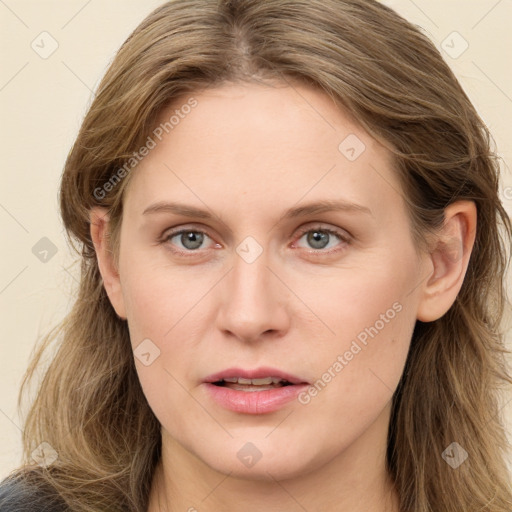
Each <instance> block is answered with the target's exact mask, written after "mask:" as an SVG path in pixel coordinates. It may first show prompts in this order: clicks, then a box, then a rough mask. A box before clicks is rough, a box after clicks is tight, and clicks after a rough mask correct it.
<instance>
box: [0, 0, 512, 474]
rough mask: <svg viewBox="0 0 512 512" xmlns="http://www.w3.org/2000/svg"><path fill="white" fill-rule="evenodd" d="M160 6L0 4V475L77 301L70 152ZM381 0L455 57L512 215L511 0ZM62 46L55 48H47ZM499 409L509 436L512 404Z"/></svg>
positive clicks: (154, 1) (147, 0)
mask: <svg viewBox="0 0 512 512" xmlns="http://www.w3.org/2000/svg"><path fill="white" fill-rule="evenodd" d="M262 1H263V0H262ZM160 3H161V1H160V0H101V1H100V0H89V1H87V0H66V1H63V0H61V1H57V0H54V1H41V0H0V38H1V45H2V46H1V47H2V52H1V57H0V58H1V64H0V115H1V119H2V127H1V133H0V135H1V137H0V140H1V144H2V152H1V166H0V168H1V172H2V187H1V189H0V229H1V231H2V244H1V247H2V248H3V249H2V251H1V257H2V266H1V269H0V311H1V322H0V330H1V357H0V478H2V477H4V476H5V475H7V473H8V472H9V471H10V470H11V469H13V467H15V466H16V465H17V464H18V463H19V460H20V454H21V451H20V434H21V424H22V422H21V419H20V416H19V414H18V411H17V407H16V399H17V392H18V388H19V384H20V381H21V378H22V375H23V372H24V370H25V367H26V364H27V361H28V358H29V355H30V352H31V351H32V349H33V346H34V342H35V341H36V339H37V338H38V336H40V335H41V334H42V333H44V332H46V331H47V330H48V329H49V328H50V327H51V326H52V325H54V324H55V323H57V322H58V321H59V320H60V319H61V318H62V317H63V315H64V314H65V313H66V311H67V310H68V308H69V306H70V304H71V303H72V300H73V290H74V286H75V285H76V277H75V276H76V272H77V266H76V265H73V261H74V260H73V257H72V255H71V253H70V251H69V249H68V247H67V244H66V241H65V239H64V236H63V232H62V225H61V223H60V219H59V216H58V210H57V188H58V182H59V177H60V173H61V170H62V166H63V163H64V159H65V157H66V154H67V152H68V150H69V148H70V146H71V144H72V141H73V139H74V137H75V135H76V132H77V129H78V127H79V124H80V121H81V119H82V116H83V114H84V112H85V110H86V107H87V105H88V104H89V102H90V101H91V97H92V94H91V91H92V90H94V88H95V87H96V85H97V84H98V81H99V79H100V77H101V76H102V75H103V73H104V71H105V70H106V67H107V65H108V63H109V62H110V60H111V59H112V57H113V56H114V54H115V51H116V50H117V49H118V47H119V46H120V45H121V43H122V42H123V41H124V39H125V38H126V37H127V36H128V35H129V33H130V32H131V30H132V29H133V28H135V26H136V25H137V24H138V23H139V22H140V21H141V20H142V19H143V18H144V17H145V16H146V14H148V13H149V12H150V11H151V10H152V9H153V8H154V7H156V6H158V5H160ZM385 3H386V4H388V5H390V6H392V7H394V8H396V9H397V10H398V11H399V12H400V13H402V14H403V15H404V16H405V17H406V18H407V19H409V20H410V21H412V22H413V23H415V24H417V25H420V26H421V27H423V29H424V30H425V31H426V32H427V33H428V35H429V36H430V37H431V38H432V39H433V40H434V41H435V43H436V45H437V46H438V47H440V48H443V47H444V48H445V49H446V50H447V51H448V52H449V54H447V53H445V56H446V60H447V61H448V62H449V63H450V65H451V66H452V67H453V69H454V71H455V73H456V75H457V76H458V77H459V79H460V80H461V82H462V84H463V86H464V88H465V90H466V91H467V93H468V95H469V96H470V97H471V99H472V100H473V102H474V104H475V105H476V106H477V108H478V110H479V112H480V114H481V116H482V117H483V119H484V120H485V122H486V123H487V125H488V126H489V127H490V129H491V131H492V133H493V134H494V137H495V140H496V143H497V146H498V148H499V150H500V154H501V156H502V157H503V159H504V168H506V169H507V173H506V175H505V176H504V181H503V187H502V194H503V198H504V202H505V205H506V208H507V210H508V211H509V213H512V176H511V174H510V171H509V169H510V164H511V162H512V143H511V141H512V129H511V123H510V119H511V117H512V71H511V69H512V68H511V67H510V57H511V55H510V53H511V52H510V51H511V49H512V31H511V24H512V23H511V22H512V2H511V1H510V0H501V1H498V0H415V1H413V0H394V1H393V0H388V1H385ZM454 31H456V32H457V33H458V34H453V32H454ZM42 32H47V33H48V34H46V35H45V34H43V35H40V34H41V33H42ZM33 41H34V43H32V42H33ZM443 41H445V43H443ZM31 44H33V46H34V49H33V48H32V47H31ZM57 44H58V48H57V49H56V51H55V52H54V53H53V54H52V55H49V56H47V55H45V54H44V52H49V51H50V50H52V48H53V47H52V45H53V46H56V45H57ZM466 45H468V47H467V49H465V47H466ZM35 49H37V52H36V51H35ZM464 49H465V51H464V52H463V53H462V51H463V50H464ZM459 54H460V55H459ZM41 55H43V56H44V57H47V58H42V56H41ZM43 237H47V238H48V239H49V240H50V241H51V243H52V244H53V245H54V246H55V249H54V250H56V251H57V252H56V253H55V255H53V256H52V253H51V252H50V253H49V254H48V256H47V258H48V261H46V262H42V261H40V260H39V259H38V258H37V257H36V255H35V254H34V253H33V252H32V248H33V247H34V246H35V245H36V244H37V243H38V242H39V241H40V240H41V239H42V238H43ZM39 243H43V244H44V243H48V242H39ZM36 252H37V251H36ZM507 401H512V393H508V395H507V396H506V397H505V399H504V403H506V402H507ZM503 410H504V412H505V414H506V416H507V418H508V430H509V431H511V430H512V403H509V404H508V405H505V406H504V409H503ZM511 460H512V459H511Z"/></svg>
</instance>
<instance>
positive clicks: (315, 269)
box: [91, 84, 476, 512]
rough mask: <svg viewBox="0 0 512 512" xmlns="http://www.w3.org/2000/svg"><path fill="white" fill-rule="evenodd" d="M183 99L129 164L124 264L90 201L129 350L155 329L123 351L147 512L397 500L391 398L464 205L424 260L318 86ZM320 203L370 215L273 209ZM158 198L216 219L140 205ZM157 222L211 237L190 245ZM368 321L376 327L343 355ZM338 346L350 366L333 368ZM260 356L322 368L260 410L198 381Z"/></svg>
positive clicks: (445, 271)
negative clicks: (243, 456) (158, 135)
mask: <svg viewBox="0 0 512 512" xmlns="http://www.w3.org/2000/svg"><path fill="white" fill-rule="evenodd" d="M193 96H194V98H195V99H196V100H197V102H198V105H197V107H196V108H195V109H194V110H193V111H192V112H191V113H190V114H188V115H187V116H185V117H184V119H182V120H180V123H179V124H178V125H177V126H175V127H174V129H173V130H172V131H170V132H169V134H168V135H166V136H165V137H164V138H163V140H162V141H161V142H159V143H158V144H157V146H156V147H155V148H154V149H152V150H151V151H150V153H149V154H148V155H147V156H146V157H145V158H144V159H143V160H142V162H141V163H140V164H139V165H138V166H137V167H136V169H135V170H134V171H133V172H134V173H135V174H134V175H133V176H132V181H131V183H130V184H129V187H128V188H127V191H126V196H125V198H124V214H123V215H124V217H123V221H122V225H121V236H120V253H119V265H118V267H117V266H116V265H115V263H114V261H113V259H112V254H111V252H110V251H109V249H108V246H107V243H106V240H105V238H104V237H105V233H106V232H107V231H108V215H107V212H106V211H105V210H102V209H101V208H99V207H98V208H94V209H93V210H91V234H92V238H93V241H94V243H95V247H96V251H97V255H98V260H99V264H100V270H101V273H102V276H103V279H104V285H105V288H106V290H107V293H108V294H109V297H110V300H111V302H112V305H113V306H114V308H115V310H116V312H117V314H118V315H119V316H120V317H122V318H125V319H127V321H128V325H129V329H130V336H131V341H132V345H133V347H134V349H136V347H137V346H138V345H139V344H140V343H141V342H142V341H143V340H145V339H150V340H151V343H153V344H154V345H155V346H156V347H158V350H159V351H160V354H159V356H158V357H157V358H156V359H155V360H154V361H153V362H152V363H151V364H150V365H148V366H146V365H144V364H142V363H141V362H140V361H139V360H138V359H137V358H136V360H135V361H136V366H137V371H138V375H139V379H140V382H141V385H142V388H143V390H144V393H145V395H146V397H147V399H148V402H149V404H150V406H151V408H152V409H153V411H154V413H155V415H156V416H157V418H158V420H159V421H160V423H161V425H162V440H163V441H162V442H163V445H162V446H163V457H162V463H161V465H160V466H159V467H158V469H157V472H156V475H155V479H154V485H153V488H152V493H151V502H150V505H149V510H150V511H157V510H167V511H178V510H183V511H185V510H190V511H192V510H194V509H197V510H200V511H201V512H203V511H214V510H217V511H218V510H223V511H231V510H235V509H238V508H239V504H240V502H241V501H242V500H243V502H244V503H245V505H244V509H246V510H249V511H256V510H258V511H260V510H267V511H278V510H279V511H282V510H287V511H290V512H291V511H299V510H304V509H306V510H308V511H320V510H322V511H334V510H336V511H345V510H346V511H349V510H350V511H351V512H354V511H356V512H357V511H368V510H371V511H394V510H398V504H397V496H396V494H395V493H394V491H393V488H392V484H391V482H390V481H389V478H388V476H387V474H386V470H385V449H386V436H387V429H388V425H389V414H390V405H391V398H392V395H393V392H394V390H395V389H396V386H397V384H398V382H399V379H400V377H401V375H402V372H403V367H404V364H405V361H406V357H407V352H408V348H409V344H410V339H411V335H412V331H413V328H414V325H415V322H416V320H417V319H420V320H422V321H433V320H435V319H437V318H439V317H440V316H442V315H443V314H444V313H445V312H446V311H447V310H448V309H449V307H450V306H451V304H452V303H453V301H454V300H455V297H456V295H457V293H458V291H459V289H460V287H461V285H462V281H463V278H464V274H465V272H466V268H467V264H468V260H469V255H470V252H471V248H472V245H473V241H474V231H475V223H476V210H475V207H474V204H473V203H471V202H458V203H455V204H452V205H451V206H450V207H448V208H447V209H446V222H445V227H444V229H443V230H441V231H440V232H439V234H438V236H437V237H436V238H435V239H434V240H433V241H432V243H431V248H432V249H431V250H430V251H429V252H424V253H421V252H420V251H419V249H418V248H417V247H416V246H415V244H414V242H413V238H412V231H411V229H412V228H411V224H410V220H409V216H408V213H407V211H406V208H405V201H404V198H403V195H402V192H401V187H400V184H399V182H398V179H397V176H396V175H395V172H394V170H393V167H392V160H391V157H390V153H389V152H388V150H387V149H385V148H384V147H383V146H382V145H381V144H379V143H378V142H377V141H376V140H374V139H373V138H371V137H370V136H369V135H368V134H367V133H366V132H365V131H364V130H362V129H361V128H360V127H359V126H358V125H357V124H356V123H355V122H354V121H353V120H351V119H350V118H349V117H348V116H347V115H346V114H345V113H343V112H342V111H340V110H339V109H338V108H336V107H335V106H334V104H333V103H332V100H331V99H330V98H329V97H328V96H326V95H325V94H323V93H322V92H319V91H316V90H314V89H310V88H308V87H306V86H293V87H290V86H288V85H286V84H274V85H262V84H224V85H222V86H220V87H218V88H214V89H212V88H210V89H207V90H205V91H198V92H197V94H194V95H193ZM186 101H187V98H183V99H181V100H180V101H176V102H175V103H174V104H173V106H172V107H170V108H169V109H168V110H166V111H165V112H163V113H162V120H165V119H169V117H170V115H171V113H172V111H173V110H175V109H176V108H179V107H180V105H181V104H185V102H186ZM349 135H351V136H352V137H353V136H354V135H355V136H356V137H357V138H358V139H359V141H360V142H362V143H363V144H364V146H365V149H364V151H362V153H361V154H360V155H359V156H358V157H357V158H356V159H353V156H354V155H353V154H352V152H351V151H350V147H354V141H356V139H354V138H352V139H349V141H350V142H351V144H348V149H349V151H348V152H347V151H346V146H344V145H343V144H342V149H341V150H340V149H339V146H340V143H342V141H344V140H345V139H346V137H347V136H349ZM356 142H357V141H356ZM358 147H362V146H358ZM343 148H345V150H344V149H343ZM355 154H357V150H356V152H355ZM347 155H348V156H349V157H350V158H347ZM319 200H343V201H345V202H348V203H355V204H358V205H360V206H363V207H365V208H367V209H368V210H369V211H367V212H366V211H359V210H348V209H347V210H344V211H335V212H334V211H330V212H323V213H312V214H308V215H306V216H300V217H296V218H291V219H286V218H285V217H284V212H285V211H286V210H287V209H289V208H292V207H297V206H303V205H305V204H307V203H310V202H315V201H319ZM166 201H167V202H169V201H175V202H181V203H185V204H187V205H190V206H195V207H197V208H201V209H204V210H206V211H208V212H210V213H211V214H212V215H213V218H211V219H205V218H200V217H193V218H188V217H185V216H183V215H176V214H175V213H171V212H159V213H149V214H143V212H144V210H145V209H147V208H148V207H149V206H151V205H154V204H156V203H159V202H166ZM171 228H174V229H176V228H180V229H181V228H187V229H189V230H192V231H202V232H204V233H206V235H205V236H204V239H203V242H202V245H200V248H199V249H195V251H196V252H193V251H194V250H191V249H187V247H191V244H189V245H188V246H184V245H183V238H181V237H180V236H179V235H178V236H172V237H171V236H169V234H170V232H171ZM326 228H327V229H334V230H336V231H338V232H339V233H340V235H341V237H343V238H344V240H343V239H342V238H338V237H337V236H336V235H329V234H325V238H324V239H323V240H321V241H320V242H323V244H324V245H326V247H325V248H322V247H323V246H322V245H321V243H320V242H318V241H317V242H316V243H317V244H318V245H314V243H315V239H313V238H312V234H313V233H314V232H315V231H316V230H321V229H326ZM303 229H304V230H306V229H309V230H313V233H312V232H311V231H309V232H306V231H302V230H303ZM308 233H309V235H310V236H309V239H308ZM324 233H325V232H324ZM246 237H252V238H253V239H254V240H255V241H256V242H257V244H258V245H259V247H260V248H261V249H262V253H261V254H260V255H259V257H257V258H256V259H255V261H253V262H251V263H248V262H247V261H246V260H245V259H244V258H242V257H241V256H240V254H239V253H238V252H237V247H239V246H240V244H242V245H241V246H242V247H244V244H243V243H242V242H244V240H245V239H246ZM185 243H186V239H185ZM251 243H252V244H253V245H252V246H250V247H253V248H252V249H250V250H251V251H254V247H255V245H254V242H251ZM173 249H174V251H173ZM187 250H188V253H189V254H188V255H186V256H184V255H180V253H179V251H183V252H186V251H187ZM390 309H391V310H393V311H394V312H395V314H394V315H393V318H392V319H390V318H389V317H390V316H391V313H386V312H387V311H389V310H390ZM398 310H399V311H398ZM382 315H384V317H385V318H383V317H382ZM379 320H380V323H377V321H379ZM386 320H387V321H386ZM382 324H384V326H383V327H382V328H380V326H381V325H382ZM371 326H374V327H375V326H377V331H378V333H377V334H376V335H374V337H369V338H368V341H367V345H362V344H361V343H359V346H360V347H361V350H360V351H359V352H357V354H355V355H353V357H352V358H351V359H350V360H348V359H347V358H346V357H344V354H345V353H346V352H347V351H349V350H350V348H351V346H352V347H353V345H352V342H353V341H354V340H357V339H358V338H357V336H358V335H361V333H362V332H363V331H365V329H369V328H370V327H371ZM372 332H374V331H372ZM151 346H152V345H151ZM355 350H357V349H355ZM340 355H341V356H342V357H343V361H344V362H345V363H346V364H343V366H342V369H341V370H339V371H335V370H334V369H333V365H334V363H335V362H336V361H340V360H339V359H338V356H340ZM260 366H272V367H276V368H279V369H282V370H283V371H286V372H288V373H291V374H293V375H296V376H298V377H300V378H301V379H303V380H307V381H308V382H311V383H313V382H315V381H316V380H317V379H320V378H322V375H324V374H325V372H328V370H329V368H331V379H330V382H328V383H327V385H326V386H325V387H324V388H323V389H322V390H321V391H319V392H318V393H317V395H316V396H313V397H310V400H309V402H308V403H307V404H303V403H300V402H299V401H297V400H294V401H292V402H290V403H288V404H286V405H285V406H283V407H282V408H281V409H280V410H278V411H276V412H272V413H267V414H260V415H248V414H242V413H236V412H232V411H229V410H226V409H224V408H222V407H221V406H219V405H218V404H216V403H215V402H213V401H212V400H211V399H210V398H209V395H208V394H207V393H206V391H205V389H204V388H205V386H204V385H203V384H202V382H203V379H204V378H205V377H206V376H208V375H210V374H212V373H215V372H218V371H220V370H223V369H226V368H229V367H240V368H245V369H253V368H257V367H260ZM338 368H339V366H338ZM247 442H251V443H253V444H254V445H255V446H256V447H257V449H258V451H259V452H260V453H261V458H260V459H259V460H258V462H257V463H256V464H255V465H253V466H252V467H246V466H245V465H244V464H243V463H242V462H241V460H240V459H239V458H238V457H237V453H238V452H239V450H240V449H241V448H242V447H244V445H246V443H247Z"/></svg>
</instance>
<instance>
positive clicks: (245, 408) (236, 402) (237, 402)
mask: <svg viewBox="0 0 512 512" xmlns="http://www.w3.org/2000/svg"><path fill="white" fill-rule="evenodd" d="M205 385H206V389H207V390H208V392H209V393H210V396H211V397H212V398H213V400H214V401H215V402H217V403H218V404H219V405H220V406H222V407H224V408H226V409H229V410H231V411H234V412H240V413H245V414H265V413H268V412H274V411H277V410H279V409H281V407H283V406H284V405H286V404H287V403H288V402H291V401H292V400H294V399H295V398H297V395H298V394H299V393H300V392H301V391H303V390H304V389H306V388H307V387H308V386H309V384H292V385H289V386H283V387H280V388H275V389H266V390H263V391H239V390H236V389H231V388H226V387H223V386H216V385H215V384H210V383H206V384H205Z"/></svg>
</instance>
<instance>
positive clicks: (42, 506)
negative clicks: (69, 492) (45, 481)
mask: <svg viewBox="0 0 512 512" xmlns="http://www.w3.org/2000/svg"><path fill="white" fill-rule="evenodd" d="M68 510H69V509H68V508H67V507H66V505H65V504H64V502H63V501H61V500H60V499H59V498H58V496H57V495H56V494H55V493H52V492H51V490H50V488H49V487H48V486H46V487H44V486H42V485H40V484H36V483H35V482H31V481H30V479H27V478H26V477H24V476H18V475H16V476H10V477H7V478H6V479H5V480H3V481H1V482H0V512H67V511H68Z"/></svg>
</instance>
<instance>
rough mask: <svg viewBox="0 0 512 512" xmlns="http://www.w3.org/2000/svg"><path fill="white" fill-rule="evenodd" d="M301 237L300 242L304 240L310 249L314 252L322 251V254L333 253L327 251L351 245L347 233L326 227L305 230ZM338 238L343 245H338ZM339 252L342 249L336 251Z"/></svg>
mask: <svg viewBox="0 0 512 512" xmlns="http://www.w3.org/2000/svg"><path fill="white" fill-rule="evenodd" d="M299 235H300V238H299V241H300V240H301V239H303V238H304V239H305V241H306V243H307V244H309V246H310V248H312V249H314V251H312V252H318V251H320V252H322V253H331V252H334V251H330V250H325V249H332V248H333V247H336V245H338V246H339V245H341V246H342V247H343V246H345V245H346V244H348V243H349V236H348V234H347V233H344V232H342V231H337V230H335V229H330V228H324V227H315V228H309V229H304V230H302V231H301V232H300V234H299ZM336 238H337V239H338V240H339V241H341V242H342V243H341V244H339V243H338V244H336ZM337 250H340V249H335V251H337Z"/></svg>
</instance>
